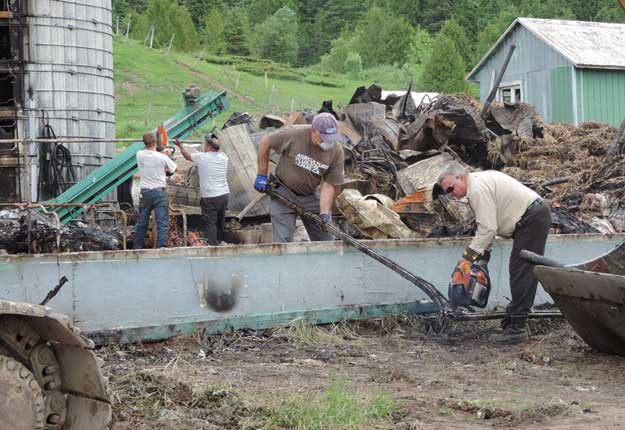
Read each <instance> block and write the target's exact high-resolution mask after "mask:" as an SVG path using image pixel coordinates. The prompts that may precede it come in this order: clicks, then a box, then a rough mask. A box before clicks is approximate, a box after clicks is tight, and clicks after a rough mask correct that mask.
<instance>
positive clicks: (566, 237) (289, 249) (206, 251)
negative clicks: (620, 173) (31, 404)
mask: <svg viewBox="0 0 625 430" xmlns="http://www.w3.org/2000/svg"><path fill="white" fill-rule="evenodd" d="M471 239H472V238H471V237H461V238H427V239H387V240H362V241H361V242H363V243H364V244H367V245H368V246H370V247H372V248H374V249H382V250H384V249H389V250H390V249H401V248H411V247H424V248H425V247H438V246H449V245H458V246H465V245H466V244H468V243H469V242H470V241H471ZM580 239H598V240H619V239H620V240H625V234H623V233H620V234H616V235H611V236H605V235H602V234H561V235H550V236H549V238H548V243H549V242H572V243H574V242H576V241H579V240H580ZM508 240H509V239H496V240H495V242H496V243H497V242H505V241H508ZM350 248H351V247H350V246H349V245H347V244H343V243H342V242H341V241H333V242H294V243H266V244H253V245H231V246H215V247H187V248H159V249H141V250H125V251H123V250H117V251H84V252H64V253H60V254H32V255H28V254H10V255H4V256H0V263H4V264H10V263H13V262H16V263H17V262H19V261H20V260H24V259H26V260H28V259H36V260H37V261H40V262H46V261H53V262H56V261H57V260H59V261H61V262H64V261H69V262H72V261H113V260H137V261H139V260H144V259H162V258H168V257H182V256H184V257H219V258H223V257H231V256H232V257H239V256H241V255H287V254H314V253H323V252H337V251H340V252H342V251H345V250H348V249H350Z"/></svg>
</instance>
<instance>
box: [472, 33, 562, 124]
mask: <svg viewBox="0 0 625 430" xmlns="http://www.w3.org/2000/svg"><path fill="white" fill-rule="evenodd" d="M512 43H514V44H516V46H517V47H516V50H515V52H514V55H513V56H512V59H511V60H510V64H509V65H508V69H507V70H506V73H505V75H504V77H503V80H502V84H506V83H512V82H519V81H520V82H521V84H522V93H523V101H525V102H527V103H530V104H533V105H534V106H536V109H537V110H538V113H539V114H540V115H541V116H542V117H543V118H544V119H545V121H547V122H552V121H553V119H552V117H553V109H554V108H553V107H552V103H553V101H554V100H558V98H560V97H570V92H571V88H570V85H569V88H568V89H567V91H568V94H562V95H558V97H556V98H555V99H554V98H553V94H554V90H553V89H552V87H551V85H552V82H551V70H552V69H553V68H557V67H563V68H568V67H570V62H569V61H568V60H567V59H566V58H564V57H563V56H562V55H560V54H559V53H557V52H556V51H554V50H553V49H552V48H551V47H550V46H548V45H546V44H545V43H544V42H543V41H542V40H540V39H538V38H537V37H536V36H534V34H532V33H531V32H530V31H528V30H527V29H526V28H524V27H521V26H517V27H516V28H515V29H514V31H512V32H510V33H509V34H508V35H507V37H506V38H505V39H504V40H502V41H500V43H499V44H498V45H496V46H495V47H494V49H493V50H492V54H491V55H490V57H489V58H488V59H487V60H486V62H485V63H484V64H483V65H482V66H481V67H480V69H479V71H478V73H477V74H476V75H475V77H474V80H476V81H478V82H480V99H481V100H482V101H484V100H486V97H487V96H488V93H489V92H490V88H491V85H492V84H493V82H494V79H495V75H496V74H497V72H498V71H499V68H501V65H502V64H503V61H504V58H505V56H506V55H507V53H508V50H509V49H510V45H511V44H512ZM569 82H570V81H569ZM564 89H565V88H564V87H562V88H560V91H562V90H564ZM555 94H560V93H555Z"/></svg>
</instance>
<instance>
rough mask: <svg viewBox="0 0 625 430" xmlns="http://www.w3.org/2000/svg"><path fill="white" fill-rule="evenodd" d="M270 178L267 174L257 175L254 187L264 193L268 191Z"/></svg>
mask: <svg viewBox="0 0 625 430" xmlns="http://www.w3.org/2000/svg"><path fill="white" fill-rule="evenodd" d="M268 182H269V179H267V176H265V175H257V176H256V180H255V181H254V189H255V190H256V191H258V192H259V193H264V192H265V191H267V183H268Z"/></svg>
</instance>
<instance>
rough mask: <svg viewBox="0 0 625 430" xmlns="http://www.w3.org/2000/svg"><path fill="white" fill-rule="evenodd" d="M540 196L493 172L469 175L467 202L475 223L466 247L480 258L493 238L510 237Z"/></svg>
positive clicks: (513, 180) (509, 178) (499, 173)
mask: <svg viewBox="0 0 625 430" xmlns="http://www.w3.org/2000/svg"><path fill="white" fill-rule="evenodd" d="M539 197H540V196H539V195H538V194H537V193H535V192H534V191H532V190H530V189H529V188H527V187H526V186H525V185H523V184H521V183H520V182H519V181H517V180H516V179H514V178H511V177H510V176H508V175H506V174H505V173H501V172H497V171H495V170H487V171H485V172H475V173H469V175H468V176H467V199H468V200H469V205H470V206H471V209H473V212H474V213H475V221H476V222H477V232H476V233H475V237H474V238H473V240H472V241H471V243H470V244H469V247H470V248H471V249H472V250H474V251H476V252H477V253H479V254H482V253H483V252H484V251H485V250H487V249H490V247H491V245H492V244H493V241H494V240H495V236H496V235H498V236H501V237H511V236H512V234H513V233H514V229H515V227H516V223H517V222H519V220H520V219H521V217H522V216H523V214H524V213H525V211H526V210H527V208H528V206H529V205H530V204H532V202H533V201H534V200H536V199H537V198H539Z"/></svg>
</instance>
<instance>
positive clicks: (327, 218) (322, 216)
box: [319, 214, 332, 224]
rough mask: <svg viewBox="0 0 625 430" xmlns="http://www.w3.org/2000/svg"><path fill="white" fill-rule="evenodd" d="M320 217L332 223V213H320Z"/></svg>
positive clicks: (327, 222)
mask: <svg viewBox="0 0 625 430" xmlns="http://www.w3.org/2000/svg"><path fill="white" fill-rule="evenodd" d="M319 217H320V218H321V220H322V221H323V222H325V223H326V224H332V215H330V214H320V215H319Z"/></svg>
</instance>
